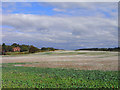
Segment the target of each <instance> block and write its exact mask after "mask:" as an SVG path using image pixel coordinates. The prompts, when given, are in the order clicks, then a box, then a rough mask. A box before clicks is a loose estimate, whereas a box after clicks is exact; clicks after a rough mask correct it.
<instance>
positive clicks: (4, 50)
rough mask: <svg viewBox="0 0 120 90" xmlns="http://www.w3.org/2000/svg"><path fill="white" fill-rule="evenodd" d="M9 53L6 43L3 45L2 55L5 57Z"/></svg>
mask: <svg viewBox="0 0 120 90" xmlns="http://www.w3.org/2000/svg"><path fill="white" fill-rule="evenodd" d="M6 51H7V48H6V45H5V43H3V44H2V54H3V55H5V54H6Z"/></svg>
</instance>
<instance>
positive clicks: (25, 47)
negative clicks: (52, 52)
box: [0, 43, 40, 55]
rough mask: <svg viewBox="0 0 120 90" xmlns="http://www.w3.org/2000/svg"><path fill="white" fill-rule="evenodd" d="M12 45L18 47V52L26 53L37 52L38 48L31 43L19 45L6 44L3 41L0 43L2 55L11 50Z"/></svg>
mask: <svg viewBox="0 0 120 90" xmlns="http://www.w3.org/2000/svg"><path fill="white" fill-rule="evenodd" d="M14 47H20V52H27V53H35V52H39V51H40V49H39V48H37V47H35V46H33V45H24V44H23V45H19V44H17V43H13V44H12V45H6V44H5V43H3V44H2V47H1V48H2V50H1V53H0V54H2V55H6V53H7V52H13V48H14Z"/></svg>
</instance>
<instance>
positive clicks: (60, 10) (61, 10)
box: [53, 8, 66, 12]
mask: <svg viewBox="0 0 120 90" xmlns="http://www.w3.org/2000/svg"><path fill="white" fill-rule="evenodd" d="M53 11H56V12H65V11H66V10H64V9H59V8H54V9H53Z"/></svg>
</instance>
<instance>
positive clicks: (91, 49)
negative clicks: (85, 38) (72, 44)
mask: <svg viewBox="0 0 120 90" xmlns="http://www.w3.org/2000/svg"><path fill="white" fill-rule="evenodd" d="M78 50H90V51H120V47H115V48H84V49H77V51H78Z"/></svg>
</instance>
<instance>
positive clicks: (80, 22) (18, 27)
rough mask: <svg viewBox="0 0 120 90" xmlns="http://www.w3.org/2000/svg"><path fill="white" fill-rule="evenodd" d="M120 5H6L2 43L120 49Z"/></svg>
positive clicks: (87, 3)
mask: <svg viewBox="0 0 120 90" xmlns="http://www.w3.org/2000/svg"><path fill="white" fill-rule="evenodd" d="M117 23H118V3H117V2H3V3H2V41H3V42H4V43H6V44H8V45H11V44H12V43H18V44H27V45H34V46H36V47H39V48H41V47H54V48H58V49H67V50H75V49H80V48H101V47H117V46H118V25H117Z"/></svg>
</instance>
